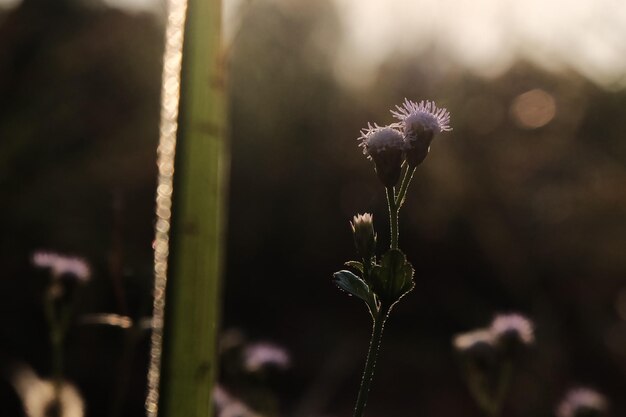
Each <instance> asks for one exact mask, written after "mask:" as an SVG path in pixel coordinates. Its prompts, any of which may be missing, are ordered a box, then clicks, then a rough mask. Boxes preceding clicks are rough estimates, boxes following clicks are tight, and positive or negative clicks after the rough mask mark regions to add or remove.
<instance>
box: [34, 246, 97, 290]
mask: <svg viewBox="0 0 626 417" xmlns="http://www.w3.org/2000/svg"><path fill="white" fill-rule="evenodd" d="M32 262H33V265H34V266H36V267H38V268H49V269H50V271H51V273H52V277H53V278H54V279H61V278H65V277H71V278H73V279H75V280H76V281H78V282H83V283H84V282H87V281H89V279H90V278H91V269H90V268H89V264H88V263H87V261H85V260H84V259H81V258H76V257H69V256H64V255H59V254H58V253H54V252H43V251H41V252H35V253H34V254H33V257H32Z"/></svg>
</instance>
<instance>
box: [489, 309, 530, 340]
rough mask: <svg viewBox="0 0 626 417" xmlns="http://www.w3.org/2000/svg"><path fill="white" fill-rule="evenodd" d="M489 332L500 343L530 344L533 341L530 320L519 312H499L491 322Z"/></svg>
mask: <svg viewBox="0 0 626 417" xmlns="http://www.w3.org/2000/svg"><path fill="white" fill-rule="evenodd" d="M490 329H491V332H492V333H493V335H494V338H495V339H496V340H497V341H498V343H501V344H521V345H527V346H528V345H532V344H533V342H534V341H535V334H534V331H533V324H532V322H531V321H530V320H529V319H527V318H526V317H524V316H522V315H521V314H517V313H511V314H499V315H497V316H496V317H495V318H494V319H493V321H492V322H491V328H490Z"/></svg>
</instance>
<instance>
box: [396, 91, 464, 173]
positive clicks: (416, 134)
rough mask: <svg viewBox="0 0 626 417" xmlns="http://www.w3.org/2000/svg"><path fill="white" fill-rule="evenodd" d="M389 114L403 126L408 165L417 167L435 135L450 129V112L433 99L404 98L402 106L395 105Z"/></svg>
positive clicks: (424, 156) (426, 153)
mask: <svg viewBox="0 0 626 417" xmlns="http://www.w3.org/2000/svg"><path fill="white" fill-rule="evenodd" d="M396 109H397V111H396V110H391V114H393V116H394V117H395V118H396V119H398V120H399V121H400V125H401V126H403V127H404V141H405V149H406V160H407V163H408V164H409V166H410V167H413V168H415V167H417V166H418V165H419V164H420V163H422V161H423V160H424V158H426V155H428V151H429V149H430V143H431V142H432V140H433V138H434V137H435V135H437V134H439V133H441V132H447V131H450V130H452V128H451V127H450V112H448V111H447V110H446V109H444V108H438V107H437V106H436V105H435V102H434V101H423V100H422V101H420V102H419V103H416V102H414V101H411V100H408V99H406V98H405V99H404V103H403V104H402V106H396Z"/></svg>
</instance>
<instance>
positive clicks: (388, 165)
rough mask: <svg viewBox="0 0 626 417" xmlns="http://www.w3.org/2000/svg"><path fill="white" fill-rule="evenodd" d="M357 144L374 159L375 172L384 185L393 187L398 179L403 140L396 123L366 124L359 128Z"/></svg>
mask: <svg viewBox="0 0 626 417" xmlns="http://www.w3.org/2000/svg"><path fill="white" fill-rule="evenodd" d="M358 140H359V141H360V143H359V146H361V147H362V148H363V153H364V154H365V155H367V158H368V159H371V160H372V161H374V164H375V165H376V174H378V178H379V179H380V180H381V181H382V183H383V184H384V185H385V187H393V186H395V185H396V184H397V183H398V180H399V179H400V172H401V167H402V155H403V153H404V148H405V142H404V139H403V137H402V133H400V131H399V130H398V126H397V125H389V126H382V127H381V126H378V125H376V124H374V125H373V126H372V124H371V123H370V124H368V126H367V129H363V130H361V136H359V138H358Z"/></svg>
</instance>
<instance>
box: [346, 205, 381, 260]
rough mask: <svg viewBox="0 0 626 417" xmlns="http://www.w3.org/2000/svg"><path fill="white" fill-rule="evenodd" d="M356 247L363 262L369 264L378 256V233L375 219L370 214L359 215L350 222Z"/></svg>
mask: <svg viewBox="0 0 626 417" xmlns="http://www.w3.org/2000/svg"><path fill="white" fill-rule="evenodd" d="M350 226H352V234H353V235H354V245H355V246H356V251H357V253H358V254H359V256H360V257H361V258H362V259H363V262H366V263H367V262H369V261H370V259H372V258H373V257H374V255H375V254H376V233H375V232H374V218H373V216H372V215H371V214H370V213H364V214H357V215H356V216H354V218H353V219H352V221H351V222H350Z"/></svg>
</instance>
